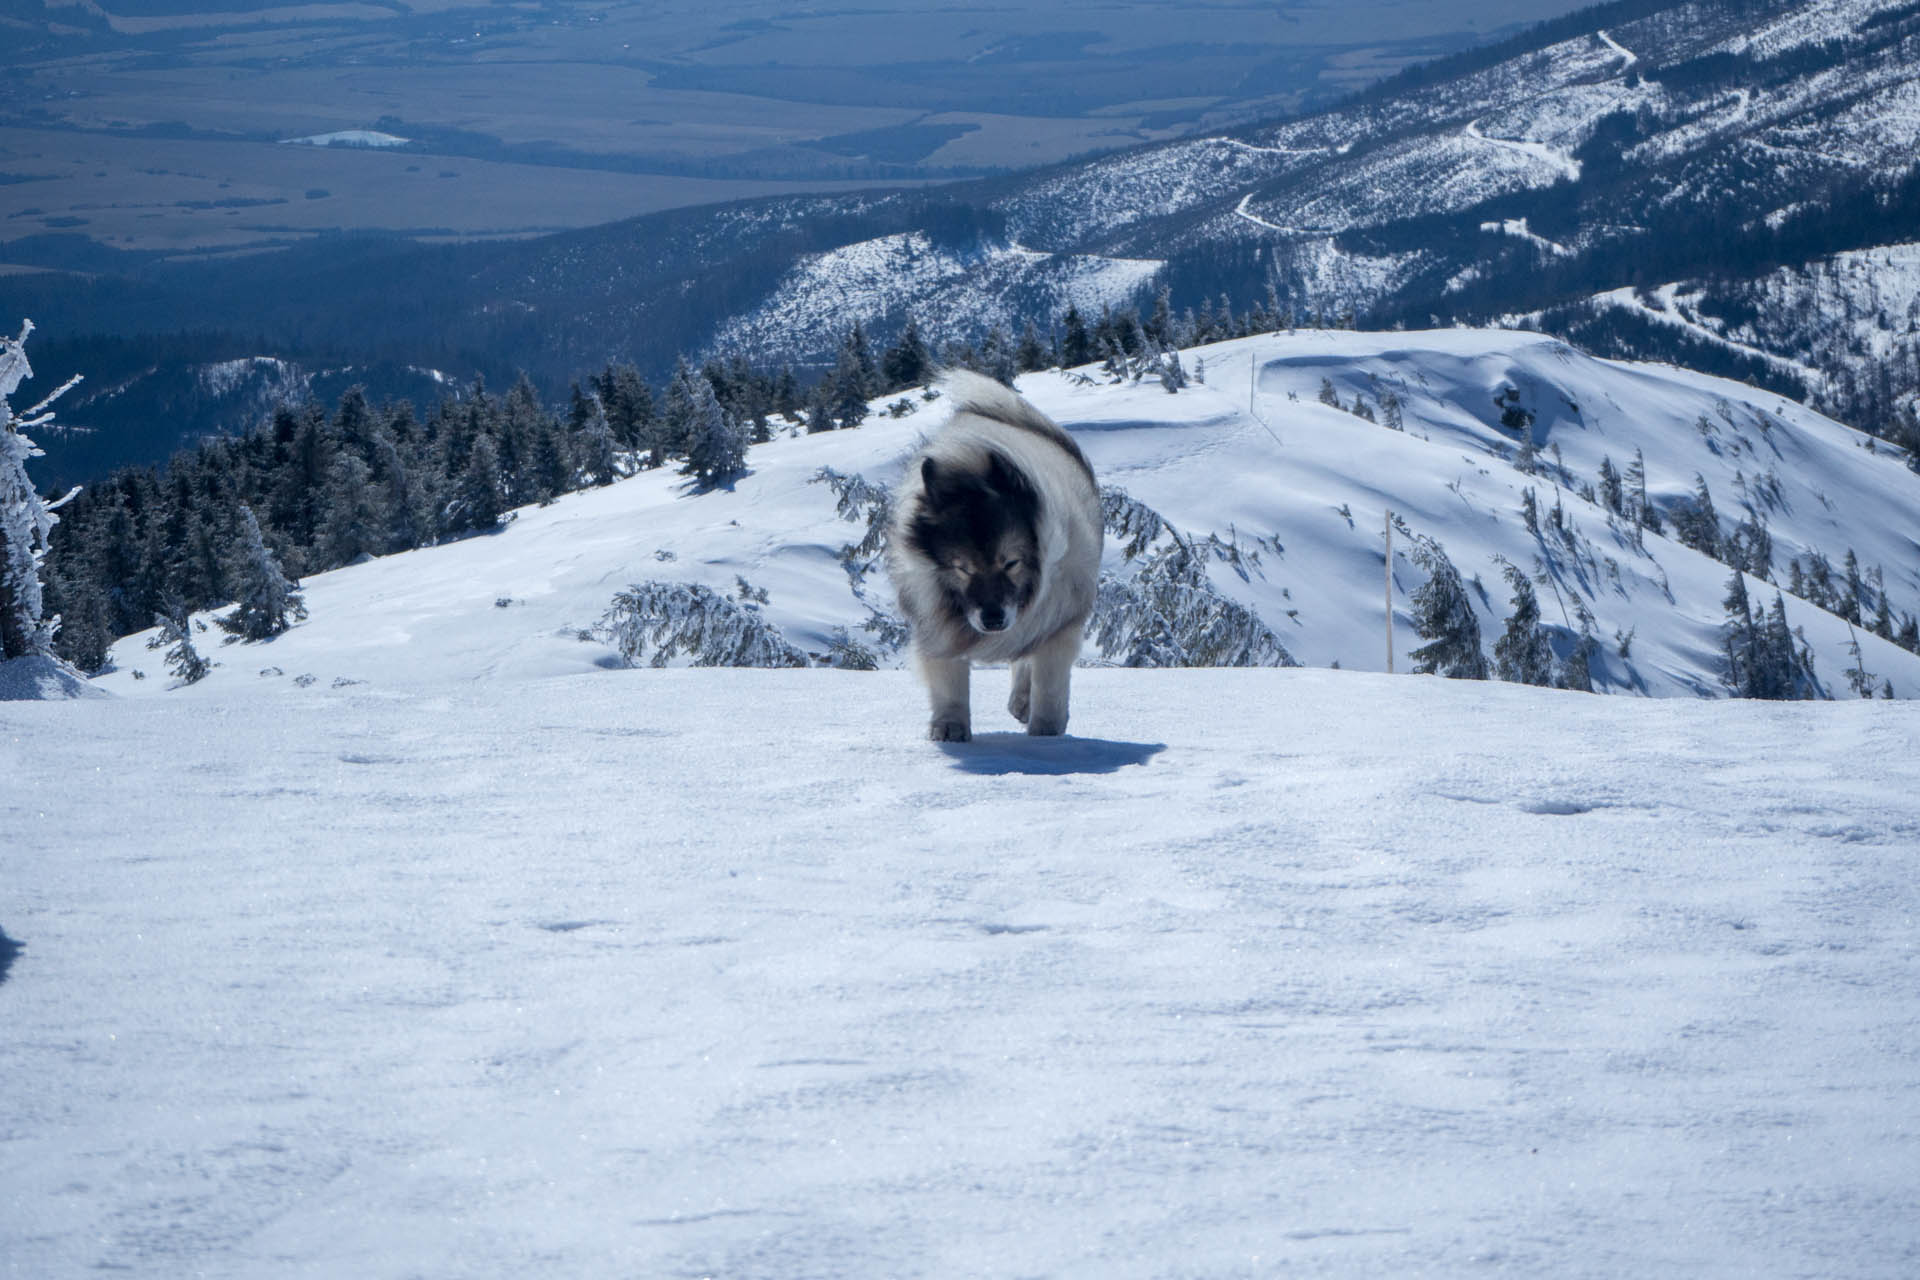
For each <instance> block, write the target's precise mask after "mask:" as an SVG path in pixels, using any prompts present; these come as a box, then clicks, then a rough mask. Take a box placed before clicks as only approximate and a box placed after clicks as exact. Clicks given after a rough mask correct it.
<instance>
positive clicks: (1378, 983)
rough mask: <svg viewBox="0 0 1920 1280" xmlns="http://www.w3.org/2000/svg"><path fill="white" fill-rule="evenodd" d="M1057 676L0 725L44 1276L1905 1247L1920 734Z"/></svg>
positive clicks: (21, 707)
mask: <svg viewBox="0 0 1920 1280" xmlns="http://www.w3.org/2000/svg"><path fill="white" fill-rule="evenodd" d="M1076 682H1077V684H1076V692H1077V697H1076V703H1075V708H1074V721H1073V725H1072V732H1073V735H1074V736H1072V737H1070V738H1067V739H1058V740H1047V741H1032V740H1029V739H1027V738H1025V737H1018V736H1011V735H1003V734H1001V733H998V732H992V731H994V730H998V729H1001V728H1005V729H1011V728H1013V727H1014V726H1013V724H1012V722H1011V721H1010V720H1008V719H1007V718H1006V717H1005V715H1004V713H1002V712H999V711H997V710H990V708H993V707H994V706H995V704H996V703H997V702H998V701H1000V700H1001V699H1002V698H1003V697H1004V692H1005V689H1004V685H1005V677H1004V674H994V675H989V676H988V677H987V678H986V679H985V680H983V681H982V682H981V684H982V685H983V686H984V687H982V688H980V689H978V690H977V691H976V698H977V706H978V707H979V709H980V710H979V715H978V722H977V723H978V725H979V727H980V728H981V729H982V731H983V732H982V736H981V737H980V738H979V739H977V740H976V741H975V742H974V743H972V744H970V745H967V746H958V745H953V746H946V747H940V746H935V745H932V744H929V743H927V742H925V741H923V740H922V739H921V728H922V722H923V713H922V708H921V704H920V697H919V693H918V690H917V689H916V687H915V686H914V684H913V682H912V679H911V677H910V676H909V675H907V674H906V673H905V672H899V671H886V672H879V673H856V672H841V671H825V670H803V671H781V672H753V671H695V670H660V671H654V670H629V671H612V672H595V673H593V674H590V675H578V676H568V677H559V678H542V679H532V680H489V681H476V682H466V683H441V684H422V685H414V686H411V687H406V688H389V687H375V686H371V685H369V686H356V687H350V688H344V689H339V690H333V689H329V688H327V687H325V686H324V685H321V686H316V687H312V688H307V689H304V690H297V689H291V688H289V689H286V690H285V693H284V696H279V697H259V696H254V695H252V694H250V693H248V692H246V691H245V690H244V689H242V688H239V687H236V686H234V685H232V684H228V685H225V686H222V685H218V684H209V685H204V686H201V687H200V688H199V689H197V690H195V691H194V693H193V695H192V696H176V697H167V698H153V699H97V700H86V701H76V702H65V703H0V777H4V778H6V779H7V783H6V786H5V788H4V789H0V830H4V831H5V832H6V833H7V835H6V844H5V851H4V856H3V857H0V930H4V933H5V935H6V937H7V938H8V939H10V940H11V942H0V973H3V974H4V982H0V1025H4V1027H5V1034H4V1035H3V1036H0V1082H4V1083H3V1087H0V1274H5V1275H8V1276H18V1277H31V1278H33V1280H44V1278H47V1277H64V1276H78V1275H82V1274H91V1273H93V1272H96V1271H101V1270H108V1271H130V1272H131V1273H133V1274H136V1275H141V1276H157V1277H171V1276H212V1277H258V1276H263V1275H273V1276H343V1275H352V1276H357V1277H403V1276H436V1277H458V1276H474V1277H494V1276H501V1275H528V1276H582V1275H633V1276H703V1275H726V1276H740V1277H770V1278H771V1277H780V1278H783V1280H784V1278H786V1277H796V1276H853V1275H860V1276H880V1275H888V1276H915V1275H924V1276H963V1275H980V1276H1016V1275H1021V1276H1040V1275H1046V1276H1087V1277H1096V1276H1097V1277H1109V1276H1267V1275H1276V1274H1289V1275H1320V1276H1353V1277H1360V1276H1373V1275H1380V1274H1420V1275H1462V1274H1469V1273H1472V1274H1492V1275H1511V1276H1528V1277H1533V1276H1540V1275H1554V1276H1605V1277H1615V1276H1623V1275H1685V1276H1736V1275H1739V1276H1744V1275H1768V1276H1848V1277H1876V1276H1877V1277H1905V1276H1911V1275H1912V1274H1914V1270H1915V1267H1916V1265H1920V1076H1916V1063H1920V1006H1916V1005H1915V1002H1914V1000H1913V992H1914V991H1915V990H1917V989H1920V949H1917V947H1916V940H1917V939H1920V933H1917V932H1916V929H1915V918H1916V915H1917V914H1920V887H1917V886H1920V881H1916V878H1915V876H1914V874H1913V872H1914V857H1915V854H1916V851H1917V850H1920V791H1916V789H1915V787H1914V786H1913V781H1914V776H1913V761H1914V759H1915V758H1916V752H1920V707H1916V706H1915V705H1914V704H1912V703H1909V702H1878V701H1875V702H1861V701H1847V702H1840V703H1818V704H1790V705H1780V704H1755V703H1734V702H1700V701H1696V700H1691V699H1676V700H1663V701H1654V700H1642V699H1627V698H1596V697H1590V696H1586V695H1580V694H1571V693H1554V692H1549V691H1543V690H1534V689H1525V688H1520V687H1516V686H1509V685H1499V684H1466V683H1456V682H1449V681H1442V680H1437V679H1429V678H1414V677H1405V676H1402V677H1397V678H1396V677H1387V676H1383V675H1370V674H1364V673H1357V672H1337V671H1312V670H1286V671H1276V670H1264V671H1157V672H1156V671H1125V670H1114V669H1102V670H1088V671H1083V672H1080V673H1079V674H1078V675H1077V677H1076ZM9 959H10V960H11V964H10V966H9V965H8V960H9Z"/></svg>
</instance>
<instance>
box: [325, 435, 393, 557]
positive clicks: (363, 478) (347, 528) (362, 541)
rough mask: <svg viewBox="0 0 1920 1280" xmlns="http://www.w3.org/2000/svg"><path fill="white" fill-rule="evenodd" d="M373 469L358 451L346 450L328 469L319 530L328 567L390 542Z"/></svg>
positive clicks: (372, 551) (377, 549)
mask: <svg viewBox="0 0 1920 1280" xmlns="http://www.w3.org/2000/svg"><path fill="white" fill-rule="evenodd" d="M380 496H381V495H380V492H379V490H378V489H376V488H375V486H374V484H373V471H372V468H370V467H368V466H367V464H366V463H364V462H362V461H361V460H360V459H359V458H358V457H357V456H356V455H354V454H351V453H342V454H340V455H339V456H338V457H336V458H335V459H334V460H333V465H332V466H331V467H330V468H328V470H327V492H326V498H325V500H324V502H323V504H322V511H323V515H322V517H321V523H320V528H319V529H318V530H317V532H316V537H317V539H318V551H319V559H318V561H317V563H319V564H321V565H324V566H326V567H328V568H338V567H339V566H341V565H346V564H352V563H354V562H355V561H356V560H359V559H360V558H361V557H363V556H372V555H376V554H378V553H379V551H380V550H381V548H382V546H383V544H384V543H385V542H386V532H387V513H386V512H385V511H382V510H381V509H380V506H381V504H380Z"/></svg>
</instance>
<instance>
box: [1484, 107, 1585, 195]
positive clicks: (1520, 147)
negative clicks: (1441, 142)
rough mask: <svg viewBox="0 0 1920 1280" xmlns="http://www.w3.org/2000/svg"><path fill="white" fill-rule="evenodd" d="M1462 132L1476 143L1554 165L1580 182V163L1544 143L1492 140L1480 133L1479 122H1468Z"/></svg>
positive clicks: (1512, 139)
mask: <svg viewBox="0 0 1920 1280" xmlns="http://www.w3.org/2000/svg"><path fill="white" fill-rule="evenodd" d="M1461 132H1463V133H1464V134H1465V135H1466V136H1467V137H1469V138H1471V139H1472V140H1473V141H1475V142H1484V143H1486V144H1487V145H1489V146H1494V147H1501V148H1504V149H1505V150H1508V151H1517V152H1519V153H1520V154H1521V155H1524V156H1527V157H1528V158H1529V159H1533V160H1537V161H1539V162H1540V163H1542V164H1547V165H1552V166H1553V167H1554V168H1556V169H1558V170H1559V171H1560V172H1561V173H1563V174H1565V175H1566V176H1567V177H1568V178H1571V179H1573V180H1574V181H1575V182H1578V181H1579V180H1580V162H1579V161H1578V160H1575V159H1574V158H1573V157H1572V156H1570V155H1568V154H1567V153H1566V152H1564V151H1555V150H1554V149H1553V148H1552V147H1550V146H1548V145H1547V144H1546V143H1544V142H1524V141H1521V140H1520V139H1517V138H1491V137H1488V136H1487V135H1486V134H1484V133H1482V132H1480V122H1479V121H1478V120H1470V121H1468V122H1467V127H1466V128H1465V129H1464V130H1462V131H1461Z"/></svg>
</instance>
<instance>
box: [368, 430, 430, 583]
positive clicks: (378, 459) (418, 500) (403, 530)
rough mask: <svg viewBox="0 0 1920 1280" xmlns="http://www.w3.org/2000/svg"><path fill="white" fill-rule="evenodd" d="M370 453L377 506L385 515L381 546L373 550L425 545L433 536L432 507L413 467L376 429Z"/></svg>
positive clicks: (384, 552) (388, 551)
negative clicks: (376, 478)
mask: <svg viewBox="0 0 1920 1280" xmlns="http://www.w3.org/2000/svg"><path fill="white" fill-rule="evenodd" d="M373 456H374V461H375V463H376V465H377V467H378V476H379V485H380V491H381V492H380V506H381V508H382V513H383V515H384V516H385V528H384V529H383V530H382V531H381V534H382V536H381V538H380V541H381V543H382V546H381V548H380V550H378V551H376V552H375V553H374V554H376V555H391V554H392V553H394V552H396V551H411V550H412V549H413V548H415V547H419V546H424V545H426V544H427V543H428V542H430V541H432V540H433V512H432V508H431V505H430V502H429V499H428V497H427V495H426V494H425V493H424V492H423V491H422V489H421V486H420V484H419V482H418V481H417V480H416V478H415V475H414V472H413V469H412V468H410V467H409V466H408V465H407V463H406V460H405V459H404V458H402V457H401V456H400V447H399V446H398V445H396V444H395V443H394V442H393V437H392V436H390V435H389V434H388V433H387V432H385V431H380V432H377V433H376V434H375V435H374V438H373Z"/></svg>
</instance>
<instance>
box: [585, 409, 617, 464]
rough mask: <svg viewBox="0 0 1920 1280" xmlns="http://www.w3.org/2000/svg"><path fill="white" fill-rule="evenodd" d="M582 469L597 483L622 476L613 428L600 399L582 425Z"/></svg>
mask: <svg viewBox="0 0 1920 1280" xmlns="http://www.w3.org/2000/svg"><path fill="white" fill-rule="evenodd" d="M580 470H581V471H582V472H583V473H584V474H585V475H587V476H588V477H590V478H591V479H592V481H593V483H594V484H596V485H609V484H612V483H613V482H614V481H615V480H618V479H619V478H620V468H619V461H618V451H617V449H616V448H615V444H614V439H613V428H612V426H611V425H610V424H609V423H608V422H607V415H606V411H605V410H604V409H602V408H601V407H600V403H599V401H598V399H596V400H595V401H594V403H593V406H592V409H591V411H590V412H589V413H588V415H587V418H586V421H585V422H583V423H582V424H581V426H580Z"/></svg>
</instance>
